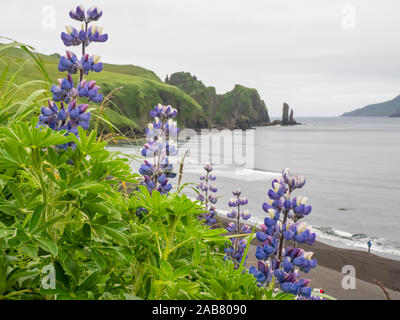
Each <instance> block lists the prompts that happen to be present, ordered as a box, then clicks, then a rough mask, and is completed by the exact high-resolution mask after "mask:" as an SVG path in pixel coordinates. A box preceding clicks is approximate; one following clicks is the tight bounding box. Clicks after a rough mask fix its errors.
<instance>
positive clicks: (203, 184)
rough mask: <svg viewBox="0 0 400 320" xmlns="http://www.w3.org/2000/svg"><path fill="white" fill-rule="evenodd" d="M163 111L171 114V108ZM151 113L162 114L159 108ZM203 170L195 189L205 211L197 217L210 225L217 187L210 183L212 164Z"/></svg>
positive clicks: (213, 212) (213, 222)
mask: <svg viewBox="0 0 400 320" xmlns="http://www.w3.org/2000/svg"><path fill="white" fill-rule="evenodd" d="M165 112H166V113H168V114H173V111H172V110H166V111H165ZM153 113H154V114H156V115H157V116H160V117H163V116H164V115H163V114H162V112H161V110H159V109H156V110H154V111H153ZM170 128H171V127H169V129H170ZM204 170H205V174H202V175H200V183H199V184H198V185H197V189H198V190H199V193H198V196H197V199H198V200H200V202H201V203H202V204H203V205H204V209H205V213H203V214H202V215H201V216H199V217H198V218H199V220H201V221H203V223H204V224H205V225H208V226H210V227H211V226H213V225H214V224H215V223H216V222H217V219H216V218H215V216H216V215H217V212H216V208H215V206H214V205H215V204H216V203H217V201H218V198H217V197H216V196H215V195H214V194H213V193H216V192H217V191H218V189H217V187H216V186H215V185H211V184H210V181H211V179H210V177H211V174H210V172H211V171H213V167H212V165H211V164H206V165H205V166H204ZM212 181H215V177H213V180H212Z"/></svg>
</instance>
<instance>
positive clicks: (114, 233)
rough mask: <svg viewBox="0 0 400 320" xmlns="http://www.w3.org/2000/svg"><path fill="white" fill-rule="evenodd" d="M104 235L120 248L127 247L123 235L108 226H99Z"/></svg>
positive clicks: (127, 241)
mask: <svg viewBox="0 0 400 320" xmlns="http://www.w3.org/2000/svg"><path fill="white" fill-rule="evenodd" d="M101 227H102V228H103V229H104V231H105V233H106V234H107V235H108V236H109V237H110V238H112V239H113V240H114V241H115V242H116V243H118V244H120V245H121V246H128V245H129V240H128V238H127V237H126V236H125V234H124V233H123V232H121V231H118V230H117V229H114V228H112V227H110V225H103V226H101Z"/></svg>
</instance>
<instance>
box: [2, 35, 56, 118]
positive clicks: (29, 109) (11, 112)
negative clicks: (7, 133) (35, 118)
mask: <svg viewBox="0 0 400 320" xmlns="http://www.w3.org/2000/svg"><path fill="white" fill-rule="evenodd" d="M4 40H5V41H9V39H7V38H3V37H0V41H4ZM17 48H18V49H17ZM10 51H13V52H14V51H15V52H19V53H20V54H22V55H24V56H25V59H20V58H17V57H16V59H15V60H14V61H10V60H9V59H8V58H7V52H10ZM28 64H30V67H31V69H32V70H34V72H35V74H36V78H30V79H27V80H26V81H19V80H18V78H19V77H21V76H23V74H24V71H25V68H26V67H27V65H28ZM0 70H2V71H1V72H0V125H2V124H6V123H8V122H12V121H20V120H22V119H25V118H26V117H27V116H29V115H31V114H32V113H35V111H36V110H38V109H39V108H40V105H41V104H44V103H45V101H46V100H47V99H48V91H47V89H46V87H47V86H48V85H49V82H50V79H49V75H48V73H47V71H46V68H45V67H44V62H43V60H42V58H41V56H40V55H39V54H38V53H36V52H35V51H34V49H33V48H32V47H30V46H27V45H25V44H22V43H19V42H11V43H7V44H1V45H0ZM40 78H43V79H44V80H36V79H40Z"/></svg>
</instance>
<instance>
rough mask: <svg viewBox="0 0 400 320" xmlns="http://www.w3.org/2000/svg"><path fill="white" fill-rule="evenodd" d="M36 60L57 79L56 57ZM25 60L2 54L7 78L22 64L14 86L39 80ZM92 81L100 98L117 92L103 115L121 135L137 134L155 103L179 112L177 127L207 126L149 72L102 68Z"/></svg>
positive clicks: (188, 101) (14, 52)
mask: <svg viewBox="0 0 400 320" xmlns="http://www.w3.org/2000/svg"><path fill="white" fill-rule="evenodd" d="M40 56H41V57H42V59H43V63H44V66H45V67H46V69H47V70H49V72H48V73H49V78H50V80H51V81H53V82H54V81H55V80H56V79H57V78H58V77H59V76H60V73H59V71H58V70H57V65H58V62H59V55H58V54H52V55H40ZM27 58H28V57H27V54H26V53H25V52H23V51H22V50H19V49H15V48H11V49H7V50H4V51H3V54H2V59H1V60H0V64H1V65H2V68H5V67H6V66H7V65H9V71H10V74H13V73H14V72H15V71H16V70H17V69H18V68H19V66H20V65H21V64H22V63H25V65H24V72H23V73H20V74H18V76H17V78H16V82H17V83H25V82H27V81H29V80H32V79H41V78H43V76H42V75H41V73H40V72H39V70H37V69H36V66H35V64H34V63H33V61H29V62H26V60H27ZM93 78H94V80H96V81H97V82H98V83H99V84H100V85H101V88H102V93H103V95H104V96H107V94H109V93H110V92H111V91H112V90H113V89H115V88H121V89H120V90H118V91H116V92H115V93H114V94H113V95H114V98H113V99H112V102H111V103H110V108H106V109H105V110H104V115H105V116H107V118H108V119H109V120H110V121H111V122H113V124H114V125H115V126H116V127H118V129H119V130H121V131H122V132H129V131H130V129H132V128H133V129H134V130H135V131H136V132H141V130H142V128H144V127H145V125H146V124H147V123H148V122H149V120H150V116H149V111H150V109H151V108H152V107H154V105H156V104H158V103H162V104H171V105H173V106H174V107H175V108H177V109H178V110H179V111H181V112H179V117H178V119H177V120H178V123H179V125H180V126H181V127H191V128H202V127H207V126H208V122H207V120H206V117H205V115H204V111H203V108H202V107H201V105H200V104H199V103H197V102H196V101H195V100H194V99H193V98H191V97H190V96H189V95H187V94H186V93H184V92H183V91H182V90H180V89H179V88H177V87H174V86H171V85H169V84H165V83H163V82H162V81H161V80H160V79H159V78H158V77H157V75H156V74H155V73H154V72H152V71H149V70H146V69H144V68H141V67H138V66H132V65H113V64H104V69H103V72H102V73H101V74H93ZM74 80H77V79H74ZM40 86H41V87H42V88H44V89H46V94H47V95H48V96H50V93H49V91H48V90H49V89H50V85H49V86H48V87H46V86H44V85H43V83H42V84H40Z"/></svg>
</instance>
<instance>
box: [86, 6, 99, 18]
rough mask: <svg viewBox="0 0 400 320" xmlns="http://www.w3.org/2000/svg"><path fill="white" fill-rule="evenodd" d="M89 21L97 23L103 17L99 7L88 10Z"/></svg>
mask: <svg viewBox="0 0 400 320" xmlns="http://www.w3.org/2000/svg"><path fill="white" fill-rule="evenodd" d="M86 13H87V17H88V21H97V20H99V19H100V17H101V16H102V15H103V11H101V10H100V9H99V8H98V7H96V6H93V7H90V8H89V9H88V10H87V12H86Z"/></svg>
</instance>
